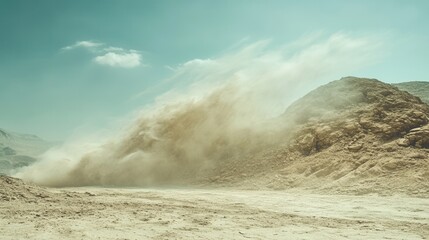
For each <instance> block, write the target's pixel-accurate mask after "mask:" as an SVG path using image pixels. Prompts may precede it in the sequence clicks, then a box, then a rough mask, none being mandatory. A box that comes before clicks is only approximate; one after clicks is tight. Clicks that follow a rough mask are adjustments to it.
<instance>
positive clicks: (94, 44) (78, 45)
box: [62, 41, 103, 50]
mask: <svg viewBox="0 0 429 240" xmlns="http://www.w3.org/2000/svg"><path fill="white" fill-rule="evenodd" d="M102 45H103V43H99V42H93V41H78V42H76V43H75V44H73V45H69V46H65V47H63V48H62V50H72V49H76V48H97V47H100V46H102Z"/></svg>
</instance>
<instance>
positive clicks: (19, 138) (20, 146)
mask: <svg viewBox="0 0 429 240" xmlns="http://www.w3.org/2000/svg"><path fill="white" fill-rule="evenodd" d="M51 146H52V144H51V143H49V142H47V141H45V140H43V139H41V138H39V137H37V136H35V135H30V134H21V133H15V132H11V131H6V130H4V129H0V173H3V174H5V173H8V172H9V171H10V170H11V169H15V168H19V167H22V166H27V165H29V164H31V163H33V162H35V161H36V157H37V156H38V155H40V154H41V153H43V152H44V151H46V150H47V149H49V147H51Z"/></svg>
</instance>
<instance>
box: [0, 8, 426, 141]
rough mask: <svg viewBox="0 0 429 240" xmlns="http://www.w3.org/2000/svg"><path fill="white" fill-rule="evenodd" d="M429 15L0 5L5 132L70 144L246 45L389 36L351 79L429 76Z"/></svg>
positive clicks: (1, 124)
mask: <svg viewBox="0 0 429 240" xmlns="http://www.w3.org/2000/svg"><path fill="white" fill-rule="evenodd" d="M428 12H429V1H426V0H421V1H412V0H403V1H401V0H397V1H393V0H392V1H383V0H378V1H374V0H359V1H344V0H342V1H287V0H283V1H269V0H267V1H251V0H249V1H244V0H234V1H228V0H224V1H222V0H221V1H218V0H217V1H201V0H195V1H188V0H183V1H139V0H136V1H128V0H123V1H114V0H104V1H101V0H99V1H96V0H74V1H64V0H39V1H30V0H27V1H23V0H2V1H0V114H1V115H0V128H5V129H8V130H14V131H19V132H26V133H33V134H37V135H39V136H41V137H43V138H46V139H50V140H63V139H64V138H66V137H67V136H69V135H70V134H72V133H73V132H74V131H75V129H76V128H78V127H80V126H87V127H88V128H91V127H94V128H96V127H105V126H108V125H109V122H110V121H113V120H114V119H116V118H118V117H120V116H124V115H126V114H129V113H130V112H132V111H134V110H136V109H139V108H140V107H142V106H144V105H145V104H147V103H149V102H151V101H152V100H153V98H154V96H156V95H158V94H159V93H161V92H162V91H165V90H168V88H169V86H168V85H165V84H164V85H162V86H161V87H158V88H157V87H156V86H157V84H159V82H160V81H161V80H162V79H164V78H166V77H167V76H168V75H169V74H171V71H170V70H169V69H168V68H166V66H178V65H179V64H182V63H184V62H186V61H189V60H192V59H196V58H199V59H207V58H213V57H216V56H218V55H220V54H222V52H224V51H226V49H228V48H230V47H231V46H233V45H235V44H237V43H239V42H240V41H242V40H243V39H247V41H258V40H261V39H271V40H272V41H273V44H274V45H275V44H282V43H287V42H290V41H295V40H296V39H298V38H300V37H302V36H304V35H308V34H313V33H319V32H323V33H326V34H330V33H335V32H339V31H341V32H349V33H353V34H360V35H365V34H375V33H383V34H386V35H388V36H389V39H390V40H391V43H392V44H391V45H390V46H389V47H388V48H386V49H387V50H386V51H388V52H386V55H385V56H384V58H383V59H382V60H381V61H380V62H379V63H377V64H375V65H372V66H369V67H366V68H364V69H361V70H359V71H357V72H352V73H350V74H349V75H359V76H365V77H374V78H378V79H380V80H383V81H386V82H403V81H412V80H423V81H424V80H429V71H428V69H429V44H428V43H429V26H428V23H429V14H428ZM112 47H116V49H113V48H112ZM119 48H121V49H119ZM147 89H149V91H148V94H146V95H144V96H143V97H133V96H136V95H138V94H139V93H140V92H142V91H145V90H147ZM150 89H154V90H150Z"/></svg>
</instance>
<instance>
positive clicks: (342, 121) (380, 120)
mask: <svg viewBox="0 0 429 240" xmlns="http://www.w3.org/2000/svg"><path fill="white" fill-rule="evenodd" d="M281 119H283V121H285V122H287V123H288V126H289V131H288V132H289V134H288V135H289V136H288V137H287V138H286V137H285V139H286V140H285V141H284V142H283V143H282V144H279V146H278V147H274V148H271V149H269V150H266V151H264V152H261V153H260V154H257V155H254V156H249V158H248V159H246V161H243V160H235V161H232V162H231V163H230V164H229V166H227V167H225V168H224V169H222V170H221V171H219V173H218V176H214V177H213V178H212V179H211V181H212V182H214V183H219V184H225V185H241V186H243V187H250V188H264V187H269V188H275V189H286V188H296V187H299V188H309V189H313V190H316V191H329V192H340V193H351V194H365V193H381V194H392V193H401V192H403V193H407V194H414V195H424V196H428V195H429V125H428V119H429V106H428V105H427V104H425V103H424V102H422V101H421V100H420V98H418V97H415V96H413V95H411V94H409V93H408V92H404V91H401V90H399V89H398V88H396V87H394V86H392V85H390V84H385V83H383V82H380V81H378V80H375V79H363V78H354V77H347V78H343V79H341V80H338V81H334V82H331V83H329V84H327V85H324V86H321V87H319V88H318V89H316V90H314V91H312V92H310V93H309V94H307V95H306V96H304V97H303V98H301V99H299V100H298V101H296V102H295V103H293V104H292V105H291V106H290V107H289V108H288V109H287V110H286V112H285V113H284V115H283V116H282V117H281Z"/></svg>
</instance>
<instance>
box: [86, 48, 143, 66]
mask: <svg viewBox="0 0 429 240" xmlns="http://www.w3.org/2000/svg"><path fill="white" fill-rule="evenodd" d="M94 61H95V62H96V63H98V64H100V65H107V66H111V67H122V68H133V67H137V66H140V65H141V55H140V53H137V52H123V51H122V52H107V53H106V54H104V55H100V56H97V57H95V58H94Z"/></svg>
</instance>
